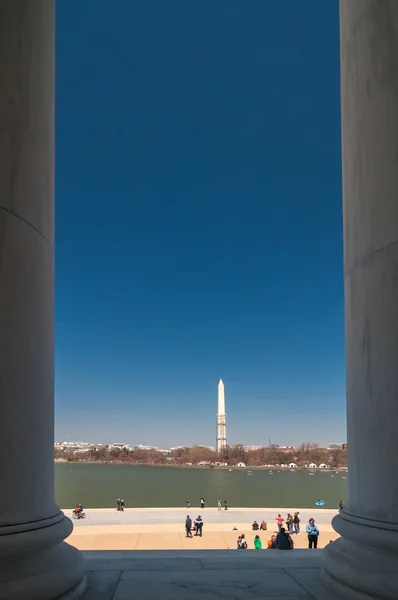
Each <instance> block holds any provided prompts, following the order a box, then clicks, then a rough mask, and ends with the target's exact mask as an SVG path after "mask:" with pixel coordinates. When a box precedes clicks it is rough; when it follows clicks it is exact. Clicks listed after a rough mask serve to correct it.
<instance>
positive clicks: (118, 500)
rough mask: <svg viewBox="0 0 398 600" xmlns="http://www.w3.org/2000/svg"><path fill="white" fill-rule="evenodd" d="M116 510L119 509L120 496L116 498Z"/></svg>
mask: <svg viewBox="0 0 398 600" xmlns="http://www.w3.org/2000/svg"><path fill="white" fill-rule="evenodd" d="M116 510H120V498H118V499H117V509H116Z"/></svg>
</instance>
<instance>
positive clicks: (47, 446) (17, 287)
mask: <svg viewBox="0 0 398 600" xmlns="http://www.w3.org/2000/svg"><path fill="white" fill-rule="evenodd" d="M53 287H54V2H53V0H34V1H32V0H1V2H0V411H1V414H0V455H1V461H0V598H1V599H2V600H8V599H11V598H12V599H13V600H22V599H24V600H25V599H26V600H28V599H33V598H35V599H38V598H40V600H50V599H53V598H56V597H57V598H58V597H62V595H63V594H65V592H67V591H69V590H71V589H72V588H75V587H76V586H78V589H80V590H81V591H82V590H83V589H84V581H83V582H82V580H83V578H84V570H83V569H84V563H83V560H82V558H81V556H80V554H79V553H78V552H77V551H76V550H75V549H74V548H72V547H70V546H68V545H66V544H65V543H63V540H64V539H65V538H66V537H67V536H68V535H69V533H70V532H71V530H72V525H71V522H70V521H69V519H66V518H65V516H64V515H63V513H62V512H61V511H60V510H59V508H58V507H57V506H56V504H55V501H54V458H53V456H54V454H53V453H54V449H53V444H54V434H53V430H54V348H53V340H54V333H53V323H54V294H53ZM75 597H77V596H75Z"/></svg>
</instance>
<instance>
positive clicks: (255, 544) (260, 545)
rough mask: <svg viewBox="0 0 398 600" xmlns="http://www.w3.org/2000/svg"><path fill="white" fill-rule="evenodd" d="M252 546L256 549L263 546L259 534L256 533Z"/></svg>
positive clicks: (260, 548)
mask: <svg viewBox="0 0 398 600" xmlns="http://www.w3.org/2000/svg"><path fill="white" fill-rule="evenodd" d="M254 547H255V549H256V550H262V548H263V544H262V542H261V540H260V536H259V535H256V537H255V538H254Z"/></svg>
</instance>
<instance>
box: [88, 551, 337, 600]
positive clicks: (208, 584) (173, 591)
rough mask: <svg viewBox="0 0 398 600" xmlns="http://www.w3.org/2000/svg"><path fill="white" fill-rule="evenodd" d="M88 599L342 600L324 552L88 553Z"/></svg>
mask: <svg viewBox="0 0 398 600" xmlns="http://www.w3.org/2000/svg"><path fill="white" fill-rule="evenodd" d="M84 555H85V557H86V560H87V578H88V589H87V592H86V594H85V596H84V600H130V599H131V600H133V599H137V598H138V599H139V600H156V599H158V598H159V599H161V600H220V599H222V598H225V599H227V600H228V599H230V600H249V599H255V598H256V599H258V598H260V597H262V598H267V600H274V599H275V600H276V599H278V600H296V599H299V598H301V599H307V600H338V598H339V597H338V596H336V594H335V593H331V592H329V591H328V590H327V589H326V588H325V587H324V586H323V584H322V582H321V580H320V567H321V555H322V550H293V551H292V552H283V551H278V550H272V551H267V550H264V551H260V552H256V551H255V550H247V551H244V552H239V551H237V550H214V551H212V550H201V551H180V552H179V551H123V550H120V551H109V550H107V551H87V552H84Z"/></svg>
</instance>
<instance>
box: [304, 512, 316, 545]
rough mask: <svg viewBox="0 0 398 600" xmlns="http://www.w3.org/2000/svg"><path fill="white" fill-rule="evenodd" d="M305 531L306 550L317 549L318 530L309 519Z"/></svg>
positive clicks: (312, 520)
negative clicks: (306, 537)
mask: <svg viewBox="0 0 398 600" xmlns="http://www.w3.org/2000/svg"><path fill="white" fill-rule="evenodd" d="M306 531H307V533H308V548H317V547H318V536H319V529H318V527H317V526H316V525H315V521H314V519H310V520H309V521H308V525H307V527H306Z"/></svg>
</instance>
